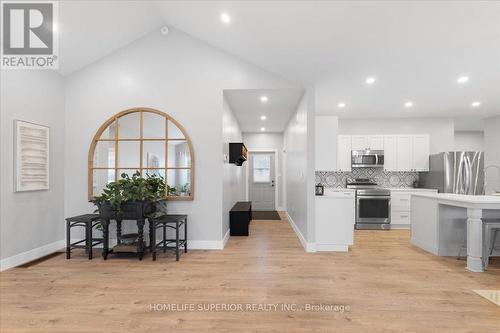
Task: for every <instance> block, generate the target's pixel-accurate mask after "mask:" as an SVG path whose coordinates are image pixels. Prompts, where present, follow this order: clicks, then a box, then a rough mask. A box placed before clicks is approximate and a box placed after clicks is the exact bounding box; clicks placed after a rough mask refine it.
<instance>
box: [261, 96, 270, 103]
mask: <svg viewBox="0 0 500 333" xmlns="http://www.w3.org/2000/svg"><path fill="white" fill-rule="evenodd" d="M268 100H269V98H267V96H260V101H261V102H262V103H265V102H267V101H268Z"/></svg>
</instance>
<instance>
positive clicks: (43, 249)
mask: <svg viewBox="0 0 500 333" xmlns="http://www.w3.org/2000/svg"><path fill="white" fill-rule="evenodd" d="M65 247H66V241H65V240H64V239H63V240H59V241H57V242H54V243H50V244H47V245H43V246H40V247H37V248H35V249H32V250H29V251H26V252H22V253H19V254H16V255H13V256H11V257H8V258H5V259H2V260H0V271H5V270H7V269H9V268H12V267H16V266H19V265H22V264H25V263H27V262H30V261H33V260H36V259H40V258H42V257H45V256H47V255H49V254H52V253H54V252H57V251H59V250H61V249H64V248H65Z"/></svg>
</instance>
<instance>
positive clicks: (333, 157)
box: [314, 116, 350, 171]
mask: <svg viewBox="0 0 500 333" xmlns="http://www.w3.org/2000/svg"><path fill="white" fill-rule="evenodd" d="M337 129H338V118H337V117H335V116H316V117H315V132H314V135H315V138H314V139H315V143H314V144H315V148H316V153H315V154H314V155H315V170H316V171H334V170H337ZM349 146H350V144H349ZM349 153H350V152H349Z"/></svg>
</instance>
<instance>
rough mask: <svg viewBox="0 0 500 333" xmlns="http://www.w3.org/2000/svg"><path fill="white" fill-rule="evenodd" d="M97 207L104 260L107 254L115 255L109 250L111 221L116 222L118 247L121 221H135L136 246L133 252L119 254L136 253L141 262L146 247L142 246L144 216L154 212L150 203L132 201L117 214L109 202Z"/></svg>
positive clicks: (125, 204) (123, 205)
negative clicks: (101, 232)
mask: <svg viewBox="0 0 500 333" xmlns="http://www.w3.org/2000/svg"><path fill="white" fill-rule="evenodd" d="M98 207H99V215H100V216H101V218H102V220H103V222H102V227H103V251H102V257H103V258H104V260H106V259H107V258H108V254H110V253H115V252H114V251H113V250H112V249H109V225H110V223H111V220H115V221H116V233H117V240H118V244H119V245H120V238H121V232H122V221H123V220H134V221H136V223H137V234H138V238H137V244H136V246H134V249H133V250H130V251H120V252H130V253H136V254H137V257H138V258H139V260H142V258H143V257H144V252H145V249H146V246H145V245H144V224H145V223H146V215H147V214H150V213H153V212H154V210H155V209H154V208H155V206H154V205H153V204H152V203H151V202H145V201H132V202H127V203H124V204H122V206H121V208H120V211H119V212H117V211H116V210H115V208H114V207H113V206H112V205H111V204H110V203H109V202H103V203H100V204H99V205H98ZM134 250H135V251H134Z"/></svg>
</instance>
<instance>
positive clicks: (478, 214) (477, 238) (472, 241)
mask: <svg viewBox="0 0 500 333" xmlns="http://www.w3.org/2000/svg"><path fill="white" fill-rule="evenodd" d="M482 217H483V210H482V209H475V208H468V209H467V269H468V270H469V271H471V272H484V264H483V221H482V220H481V218H482Z"/></svg>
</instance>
